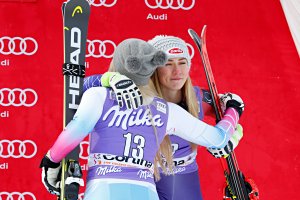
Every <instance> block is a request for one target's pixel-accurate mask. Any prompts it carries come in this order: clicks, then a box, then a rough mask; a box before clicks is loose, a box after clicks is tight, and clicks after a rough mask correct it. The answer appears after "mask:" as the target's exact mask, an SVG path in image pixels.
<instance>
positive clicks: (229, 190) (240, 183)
mask: <svg viewBox="0 0 300 200" xmlns="http://www.w3.org/2000/svg"><path fill="white" fill-rule="evenodd" d="M188 33H189V34H190V36H191V38H192V39H193V40H194V42H195V44H196V46H197V48H198V50H199V51H200V55H201V59H202V63H203V67H204V71H205V76H206V80H207V83H208V87H209V90H210V93H211V95H212V104H213V107H214V110H215V115H216V119H217V122H218V121H220V120H221V119H222V117H223V112H222V110H221V105H220V101H219V98H218V91H217V87H216V83H215V80H214V77H213V73H212V70H211V66H210V62H209V58H208V53H207V48H206V25H205V26H204V27H203V29H202V32H201V37H199V36H198V34H197V33H196V32H195V31H194V30H192V29H189V30H188ZM225 160H226V163H227V168H226V165H225V163H224V159H221V164H222V166H223V169H224V175H225V178H226V187H225V188H224V200H233V199H234V200H258V199H259V197H258V189H257V186H256V185H255V183H254V181H253V180H252V179H250V178H245V177H244V175H243V173H242V171H241V170H240V169H239V167H238V163H237V159H236V157H235V154H234V152H233V151H232V153H231V154H230V155H229V156H227V157H226V158H225Z"/></svg>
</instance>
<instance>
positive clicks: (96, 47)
mask: <svg viewBox="0 0 300 200" xmlns="http://www.w3.org/2000/svg"><path fill="white" fill-rule="evenodd" d="M115 49H116V44H115V43H114V42H113V41H111V40H104V41H101V40H87V51H88V52H87V55H86V57H94V58H100V57H104V58H112V56H113V53H114V51H115ZM108 51H109V52H111V53H108Z"/></svg>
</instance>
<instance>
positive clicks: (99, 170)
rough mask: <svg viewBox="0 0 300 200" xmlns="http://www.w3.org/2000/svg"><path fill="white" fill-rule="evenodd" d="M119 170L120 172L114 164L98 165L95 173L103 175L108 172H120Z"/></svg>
mask: <svg viewBox="0 0 300 200" xmlns="http://www.w3.org/2000/svg"><path fill="white" fill-rule="evenodd" d="M120 172H122V169H121V168H120V167H116V166H110V167H108V166H106V167H98V168H97V170H96V174H97V175H103V176H105V175H106V174H110V173H120Z"/></svg>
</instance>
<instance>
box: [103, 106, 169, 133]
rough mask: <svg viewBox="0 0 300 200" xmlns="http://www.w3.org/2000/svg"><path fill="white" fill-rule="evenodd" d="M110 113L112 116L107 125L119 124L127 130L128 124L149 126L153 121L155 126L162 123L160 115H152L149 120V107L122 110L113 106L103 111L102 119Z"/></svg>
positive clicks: (105, 118)
mask: <svg viewBox="0 0 300 200" xmlns="http://www.w3.org/2000/svg"><path fill="white" fill-rule="evenodd" d="M110 115H113V116H112V119H111V121H110V122H109V124H108V127H112V126H117V127H119V126H121V128H122V129H123V130H127V128H128V126H139V125H146V126H151V125H152V123H151V121H153V124H154V125H155V126H157V127H161V126H163V125H164V123H163V122H162V121H161V117H160V115H154V116H152V120H151V113H150V110H149V109H147V110H145V111H144V110H143V109H139V110H125V111H122V110H119V107H118V106H113V107H112V108H110V109H109V110H108V111H107V112H106V113H105V115H104V117H103V121H105V120H107V118H108V117H109V116H110Z"/></svg>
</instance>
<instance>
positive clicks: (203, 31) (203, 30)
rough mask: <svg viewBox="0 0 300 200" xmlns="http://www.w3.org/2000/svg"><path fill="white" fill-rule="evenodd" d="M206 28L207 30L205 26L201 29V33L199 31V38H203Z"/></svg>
mask: <svg viewBox="0 0 300 200" xmlns="http://www.w3.org/2000/svg"><path fill="white" fill-rule="evenodd" d="M206 28H207V25H206V24H205V25H204V26H203V28H202V31H201V37H202V38H203V37H205V33H206Z"/></svg>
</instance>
